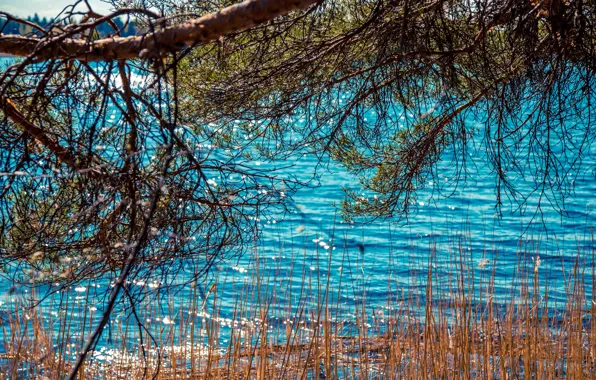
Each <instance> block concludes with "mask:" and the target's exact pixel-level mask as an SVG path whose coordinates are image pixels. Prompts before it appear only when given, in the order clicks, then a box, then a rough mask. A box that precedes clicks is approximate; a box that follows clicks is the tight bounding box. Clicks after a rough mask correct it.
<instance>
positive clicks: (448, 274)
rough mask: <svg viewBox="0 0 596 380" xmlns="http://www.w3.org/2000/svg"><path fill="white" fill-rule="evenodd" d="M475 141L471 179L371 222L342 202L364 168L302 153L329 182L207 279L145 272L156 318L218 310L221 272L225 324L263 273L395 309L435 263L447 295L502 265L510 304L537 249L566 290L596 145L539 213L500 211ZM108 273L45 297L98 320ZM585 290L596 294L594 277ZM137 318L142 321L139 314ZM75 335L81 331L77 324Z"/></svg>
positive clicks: (587, 245)
mask: <svg viewBox="0 0 596 380" xmlns="http://www.w3.org/2000/svg"><path fill="white" fill-rule="evenodd" d="M469 122H470V123H474V120H469ZM472 148H473V149H471V150H470V155H471V156H470V159H471V160H472V162H474V163H475V165H471V166H470V171H469V174H468V175H467V177H466V180H465V181H460V182H459V185H458V186H457V187H455V184H454V183H453V186H452V187H453V189H454V193H453V194H452V195H451V196H450V197H447V198H444V197H442V196H440V195H439V194H437V193H436V191H433V188H434V186H433V185H434V184H433V183H429V184H428V187H427V189H425V190H422V191H421V192H420V193H419V194H418V196H417V199H416V202H417V206H416V208H415V211H414V212H413V213H412V214H411V215H409V216H408V218H407V219H406V220H399V221H396V220H377V221H375V222H372V223H369V224H356V223H347V222H344V221H343V220H342V219H341V217H340V213H339V210H338V206H339V203H340V202H341V201H342V200H343V199H344V197H345V193H344V191H343V189H344V188H355V189H357V188H358V186H359V185H358V180H357V178H355V177H354V176H352V175H350V174H349V173H347V172H346V170H345V169H344V168H343V167H342V166H341V165H338V164H337V163H333V162H331V163H329V165H326V166H324V167H320V166H319V167H318V163H319V161H318V159H317V158H316V157H314V156H309V155H306V156H303V157H302V158H300V159H298V160H296V161H293V162H291V164H292V165H291V166H290V167H289V168H288V169H286V173H287V175H293V176H296V177H298V178H301V179H304V180H307V179H309V178H311V177H312V176H313V175H314V174H315V168H316V167H318V172H317V176H318V183H319V185H318V186H316V187H313V188H304V189H301V190H298V192H297V193H296V194H295V196H294V197H293V200H292V207H291V211H290V213H288V214H286V215H284V216H279V215H277V216H276V217H275V218H262V219H261V221H260V223H261V224H262V227H263V233H262V236H261V237H260V240H259V242H258V243H257V244H255V246H254V247H253V249H250V250H249V252H248V253H247V254H245V255H244V256H242V257H240V258H235V259H232V260H229V261H224V262H219V263H217V265H216V266H215V267H214V268H213V269H212V272H211V273H210V276H208V277H206V278H205V279H204V280H203V282H201V283H199V284H198V285H197V287H196V288H195V287H193V286H192V284H191V285H189V284H187V282H188V281H189V278H190V276H191V274H192V269H191V268H185V269H184V270H183V271H182V273H176V274H175V275H171V276H170V275H168V274H167V273H153V274H148V275H147V276H146V278H144V279H143V282H139V281H140V280H139V281H137V282H135V283H133V284H131V287H137V288H143V289H145V290H147V292H149V293H150V296H149V297H148V299H149V300H151V302H161V309H160V311H159V313H158V315H157V319H154V320H151V321H147V324H148V325H150V326H156V327H159V326H161V325H162V324H163V323H164V318H166V320H167V321H168V322H169V321H176V319H177V318H178V317H179V316H180V313H184V310H185V308H188V304H189V303H190V301H189V300H190V299H191V298H192V297H196V298H197V299H196V302H197V303H198V304H199V305H204V306H205V307H204V309H203V311H204V313H205V315H207V314H209V313H208V312H207V311H206V310H209V309H210V308H211V307H212V306H213V305H212V304H211V302H212V301H213V296H211V297H209V296H208V294H209V289H210V287H211V284H212V283H213V282H217V284H218V285H217V286H218V299H217V302H218V303H219V305H220V307H219V310H220V311H219V313H220V314H219V315H218V320H219V321H224V322H222V326H223V328H222V332H224V333H225V331H226V330H225V327H226V324H227V327H229V325H230V323H231V322H230V321H232V320H233V319H235V320H239V319H241V318H238V317H237V316H236V317H235V316H234V311H235V308H236V306H237V304H238V297H239V294H240V292H241V291H243V289H244V290H246V289H254V288H255V284H254V279H255V278H258V279H260V280H261V281H262V282H263V283H262V284H261V286H262V287H263V288H264V289H266V290H265V291H266V292H267V293H268V294H269V295H272V294H274V295H273V298H275V302H277V303H278V304H280V305H284V304H288V303H289V301H291V303H292V304H293V305H294V306H293V307H294V309H296V308H298V307H299V306H301V305H302V306H304V305H310V306H313V307H316V305H317V303H318V301H319V299H318V298H317V297H318V296H317V292H312V291H311V292H301V289H303V288H304V280H303V279H304V278H305V277H306V278H307V279H308V282H309V285H308V286H309V287H313V288H317V287H321V289H323V290H324V289H325V288H327V287H328V289H329V291H328V292H327V293H325V292H322V293H324V294H327V295H329V296H330V297H332V298H333V302H334V303H336V304H337V305H339V306H338V309H341V312H337V315H340V314H341V318H344V319H350V318H354V317H355V315H354V313H353V310H354V305H357V304H358V303H361V302H363V301H364V300H365V301H366V304H367V305H368V306H367V307H369V308H370V309H371V310H372V309H391V308H392V307H394V306H395V305H397V303H398V302H397V301H396V300H397V299H399V298H400V297H402V298H403V297H405V296H407V295H416V296H421V297H423V296H424V293H425V288H426V278H427V276H428V274H429V269H430V270H432V274H433V276H434V278H436V279H437V280H438V283H437V286H438V288H439V290H440V291H441V290H442V291H443V292H444V293H443V295H442V296H444V297H448V296H449V294H448V291H447V289H448V285H450V284H453V281H454V280H455V278H456V276H457V275H458V273H460V270H461V269H462V266H459V265H455V264H454V263H462V264H463V265H464V267H465V268H466V269H470V270H473V271H474V272H475V273H476V275H475V278H474V280H471V281H470V283H474V284H477V286H478V288H477V290H478V289H480V290H482V285H486V281H487V280H488V278H490V277H491V273H492V272H493V270H494V280H495V290H494V295H495V300H496V301H497V302H500V300H502V302H503V303H505V302H508V300H510V299H511V297H512V296H513V297H514V296H515V292H517V291H518V290H519V289H517V288H515V287H512V284H515V283H516V281H517V280H519V276H523V273H520V271H519V270H518V269H519V268H520V263H522V267H523V268H525V269H527V273H532V271H533V270H534V268H535V265H536V264H535V263H536V260H538V258H539V259H540V266H539V267H538V270H539V273H540V278H541V281H543V283H548V284H549V292H550V297H551V300H554V301H557V300H560V301H563V300H564V289H565V285H566V284H565V275H569V273H570V271H571V270H572V269H573V267H574V265H576V263H577V264H578V265H579V266H580V267H581V268H584V269H587V268H591V265H592V257H591V254H592V251H593V249H594V245H593V242H592V235H591V228H592V227H593V226H594V225H595V215H594V206H595V205H596V200H595V198H594V194H595V190H596V180H595V179H594V175H593V173H592V171H591V170H592V169H593V168H594V164H595V162H594V156H595V155H594V153H595V152H596V151H595V150H594V148H591V150H589V151H587V152H585V159H584V162H583V172H581V173H580V175H579V176H578V177H577V179H576V180H575V183H574V186H575V188H574V194H573V197H571V198H569V199H568V201H567V204H566V210H565V212H564V213H563V214H562V213H560V212H558V211H557V210H554V209H552V208H549V207H545V208H543V210H542V212H541V213H538V214H536V213H535V211H536V210H535V207H534V206H535V201H536V200H535V199H530V201H529V203H528V207H527V208H526V209H522V210H521V211H520V210H516V209H515V207H514V206H513V205H508V204H506V205H505V206H504V207H503V209H502V215H501V216H499V215H498V214H497V212H496V210H495V202H496V195H495V176H494V173H492V172H491V171H490V169H489V168H488V165H486V164H485V162H486V161H485V160H486V158H485V157H484V146H483V142H482V137H481V136H475V142H474V145H473V147H472ZM285 164H288V163H285ZM262 165H272V166H274V165H275V163H269V164H267V163H263V164H262ZM449 165H450V163H449V161H448V160H446V161H445V162H442V163H440V164H439V167H438V170H437V173H438V174H439V176H438V178H435V179H434V181H443V182H444V184H446V186H450V184H452V182H454V180H453V178H450V173H452V171H451V170H450V167H449ZM519 184H520V190H521V191H522V192H523V191H524V186H526V189H529V186H530V184H527V185H526V184H524V183H523V181H521V180H520V182H519ZM578 259H579V261H577V260H578ZM257 271H258V274H256V273H257ZM185 273H186V274H185ZM527 273H526V275H527ZM152 276H153V277H152ZM109 281H110V280H109V279H104V280H98V281H93V282H88V283H84V284H80V285H78V286H73V287H72V288H70V289H66V290H64V291H62V292H59V293H58V294H57V295H55V296H54V297H52V298H51V299H49V300H48V301H46V303H51V305H52V308H53V311H52V313H55V315H54V316H58V315H59V313H60V311H59V310H62V311H63V312H65V313H72V312H71V311H69V310H72V309H68V306H64V304H65V301H68V300H70V301H72V302H74V303H75V304H77V303H78V304H81V305H82V304H84V303H85V302H91V304H92V305H94V306H92V307H93V308H94V309H96V310H93V311H94V315H93V316H92V317H91V319H92V320H97V318H98V317H99V315H100V313H101V310H102V306H103V302H104V301H105V299H106V298H107V297H106V294H107V292H108V290H109V289H110V287H109ZM152 281H153V282H152ZM155 281H159V283H157V282H155ZM267 281H269V283H268V282H267ZM149 284H152V286H151V287H149V286H148V285H149ZM168 284H169V285H176V284H181V287H180V288H175V293H174V292H173V291H170V293H169V294H168V293H166V294H158V292H157V290H159V289H165V287H166V285H168ZM182 284H186V285H184V286H182ZM11 286H12V284H11V283H10V282H9V280H5V281H4V282H3V283H2V284H0V289H2V291H3V296H2V302H3V305H2V307H3V308H5V309H6V310H10V309H11V307H12V305H13V303H14V302H15V299H16V298H17V297H18V296H19V295H27V294H28V293H27V292H28V290H27V289H24V290H20V291H19V292H16V293H15V292H13V291H11V292H9V291H8V290H9V289H10V288H11ZM441 286H443V288H442V289H441ZM586 292H587V293H588V295H591V292H592V289H591V287H590V286H589V284H588V285H587V288H586ZM319 293H321V292H319ZM195 294H196V296H195ZM205 298H207V300H206V301H205ZM255 302H257V301H255ZM153 305H154V306H155V305H156V304H155V303H153ZM288 313H290V314H291V310H290V312H288V311H287V310H271V315H272V316H277V317H279V319H280V320H281V319H284V318H286V317H287V316H288V315H289V314H288ZM126 316H129V317H130V310H129V309H127V308H126V306H125V305H123V306H122V308H121V310H120V311H119V312H118V313H115V314H114V317H113V320H114V322H113V323H117V321H122V320H123V319H125V318H126ZM51 317H52V315H51V314H50V315H49V316H48V317H47V318H49V319H47V320H48V322H50V321H51ZM82 317H83V316H82V315H81V314H80V313H74V314H72V318H73V320H76V319H80V318H82ZM209 317H211V318H214V317H215V316H213V315H209ZM338 318H339V317H338ZM226 321H227V322H226ZM128 322H129V323H131V325H134V322H133V321H131V320H130V319H129V320H128ZM174 323H175V322H174ZM110 326H112V325H110ZM110 336H111V330H110V329H108V331H107V332H106V334H104V337H105V339H104V340H102V345H109V340H110ZM74 341H77V339H76V332H75V338H74ZM224 343H225V342H224ZM100 346H101V345H100Z"/></svg>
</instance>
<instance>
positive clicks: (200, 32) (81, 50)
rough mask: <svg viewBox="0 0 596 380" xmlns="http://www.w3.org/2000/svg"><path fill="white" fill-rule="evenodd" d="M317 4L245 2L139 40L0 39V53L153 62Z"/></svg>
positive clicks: (293, 0) (307, 0) (282, 0)
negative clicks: (152, 60) (170, 53)
mask: <svg viewBox="0 0 596 380" xmlns="http://www.w3.org/2000/svg"><path fill="white" fill-rule="evenodd" d="M315 2H317V0H247V1H243V2H241V3H238V4H234V5H232V6H229V7H226V8H224V9H221V10H220V11H218V12H216V13H212V14H208V15H205V16H202V17H200V18H197V19H193V20H189V21H186V22H183V23H181V24H177V25H172V26H169V27H166V28H162V29H158V30H156V31H154V32H151V33H147V34H144V35H141V36H132V37H110V38H103V39H100V40H96V41H87V40H82V39H71V38H64V36H60V35H58V36H53V37H47V38H34V37H22V36H15V35H0V53H5V54H11V55H16V56H35V57H36V58H39V59H79V60H84V61H105V60H111V59H134V58H155V57H158V56H160V55H162V54H164V53H166V52H174V51H179V50H181V49H183V48H184V47H187V46H193V45H196V44H199V43H208V42H211V41H214V40H216V39H217V38H219V37H221V36H222V35H225V34H228V33H232V32H239V31H242V30H246V29H248V28H251V27H253V26H255V25H258V24H262V23H264V22H267V21H269V20H271V19H273V18H275V17H277V16H281V15H284V14H287V13H289V12H291V11H295V10H300V9H305V8H307V7H309V6H310V5H312V4H314V3H315Z"/></svg>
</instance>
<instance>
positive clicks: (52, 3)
mask: <svg viewBox="0 0 596 380" xmlns="http://www.w3.org/2000/svg"><path fill="white" fill-rule="evenodd" d="M73 2H74V0H0V10H3V11H5V12H8V13H11V14H14V15H15V16H19V17H26V16H33V14H35V13H37V14H38V15H39V17H47V18H52V17H54V16H56V15H57V14H58V13H60V11H62V9H64V7H66V6H67V5H70V4H72V3H73ZM89 4H91V7H92V8H93V10H94V11H96V12H98V13H107V12H108V10H109V8H110V7H109V5H108V4H106V3H104V2H103V1H101V0H89ZM80 9H83V8H80Z"/></svg>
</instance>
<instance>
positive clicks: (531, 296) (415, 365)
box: [0, 246, 596, 379]
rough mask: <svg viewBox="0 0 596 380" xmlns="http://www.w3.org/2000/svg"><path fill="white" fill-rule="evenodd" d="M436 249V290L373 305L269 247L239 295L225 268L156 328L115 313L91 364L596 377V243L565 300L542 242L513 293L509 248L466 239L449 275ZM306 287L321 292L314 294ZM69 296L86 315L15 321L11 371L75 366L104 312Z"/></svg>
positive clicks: (185, 370) (247, 373)
mask: <svg viewBox="0 0 596 380" xmlns="http://www.w3.org/2000/svg"><path fill="white" fill-rule="evenodd" d="M434 249H435V248H434V247H433V246H431V249H430V253H429V257H431V259H430V260H428V265H426V266H425V269H424V270H425V271H426V273H427V275H426V280H425V281H423V286H422V289H424V291H421V292H419V293H415V292H405V291H402V292H401V293H398V292H396V291H395V289H394V288H392V287H391V286H388V293H387V303H386V306H384V307H383V308H374V307H371V306H368V305H367V301H366V296H363V297H361V298H359V299H358V301H357V302H352V303H349V304H348V305H347V306H346V305H344V304H343V303H342V302H341V301H340V300H341V299H342V295H341V292H342V290H341V289H342V288H343V285H341V283H340V285H339V287H335V288H334V287H333V286H330V283H331V280H330V278H331V277H330V275H329V273H330V271H329V270H328V271H326V272H325V271H322V272H317V274H313V272H311V271H308V270H307V265H306V264H304V266H303V268H302V269H301V270H302V273H303V275H302V278H299V279H298V281H299V282H300V284H299V286H296V283H292V281H291V280H289V279H287V278H284V277H283V275H281V274H279V275H277V276H273V277H267V276H269V275H265V273H271V272H274V273H276V272H275V270H273V271H267V270H266V269H272V268H266V267H265V265H275V264H274V263H273V264H271V262H262V261H260V260H256V261H255V262H254V263H253V267H252V268H251V270H250V271H249V273H250V276H249V277H248V278H247V280H246V282H245V285H244V286H242V287H241V288H236V289H235V290H234V294H232V295H230V294H226V295H222V294H220V292H221V291H220V289H223V288H225V286H224V285H225V284H224V283H225V281H227V278H225V277H224V278H219V279H217V281H215V282H214V284H215V285H213V286H212V287H211V290H210V292H209V294H208V297H207V298H208V301H207V302H204V301H203V300H201V299H200V297H199V296H198V294H197V289H196V287H195V288H191V289H192V290H191V291H192V292H194V293H193V294H194V297H188V296H187V297H185V298H184V300H183V302H181V303H178V306H177V309H176V308H174V307H173V306H172V305H173V304H174V303H168V302H165V304H166V306H163V307H166V308H170V310H168V313H167V314H168V315H172V316H174V315H175V316H176V317H175V319H174V318H173V319H172V320H171V321H168V324H166V325H164V324H163V323H162V324H159V328H157V327H156V328H154V329H153V330H150V331H151V332H152V336H153V337H154V338H155V341H152V340H151V339H150V336H149V335H148V332H144V333H143V332H142V333H141V336H139V333H138V332H135V331H136V330H135V329H134V328H130V325H133V326H134V323H133V322H132V320H125V323H121V324H115V325H114V326H115V327H114V328H113V330H112V332H111V335H112V337H113V339H112V341H111V342H109V343H105V342H104V343H105V346H106V347H108V348H109V350H108V349H105V350H104V351H101V352H99V351H98V352H96V353H95V355H94V357H93V359H92V360H90V361H88V363H87V364H86V366H85V367H84V368H83V369H82V371H81V373H80V378H81V379H94V378H105V379H136V378H156V379H203V378H210V379H211V378H212V379H219V378H222V379H224V378H225V379H237V378H238V379H239V378H257V379H294V378H297V379H298V378H299V379H304V378H310V379H330V378H359V379H368V378H383V379H386V378H392V379H393V378H400V379H402V378H403V379H426V378H436V379H438V378H450V379H451V378H452V379H457V378H462V379H469V378H482V379H530V378H535V379H542V378H548V379H552V378H562V377H568V378H572V379H582V378H594V377H596V368H595V364H596V363H595V359H596V352H595V349H596V332H595V331H594V330H593V329H592V328H591V320H592V318H593V316H594V314H595V312H596V303H595V302H594V300H593V294H592V293H591V290H590V292H588V291H587V289H592V284H593V283H594V281H595V280H596V278H595V275H594V265H593V262H594V259H593V252H582V253H580V254H578V259H577V260H576V262H575V265H574V266H573V267H572V268H568V269H566V271H565V270H562V271H561V275H562V276H566V277H565V287H564V289H557V297H556V298H557V300H556V301H553V300H551V297H550V294H551V292H552V290H551V289H550V286H549V283H548V282H547V281H543V280H542V279H541V275H542V269H541V268H540V263H539V262H537V260H536V259H535V258H536V257H537V255H536V254H535V252H525V253H524V252H520V254H519V255H518V256H519V258H520V259H519V263H518V265H517V267H516V269H515V271H514V272H513V276H512V278H511V283H510V286H509V295H502V294H501V295H497V294H495V269H496V262H497V261H494V262H486V261H481V262H480V263H478V261H473V260H470V259H469V258H466V257H465V255H464V252H463V250H460V251H459V252H456V253H454V254H453V255H452V260H451V261H450V263H449V264H447V265H448V266H450V268H451V269H452V270H451V271H450V272H449V273H452V274H453V275H452V276H451V277H449V278H442V277H441V276H439V275H437V273H436V272H435V271H436V269H433V268H437V265H438V264H437V265H433V262H432V258H433V257H435V255H434V253H433V250H434ZM588 261H589V262H590V263H591V264H589V265H588V264H586V262H588ZM292 262H296V263H298V262H300V260H298V258H293V259H292ZM267 263H269V264H267ZM296 265H298V264H296ZM479 266H480V268H479ZM273 269H280V270H281V269H283V268H273ZM293 269H296V268H293ZM277 273H285V272H281V271H280V272H277ZM320 273H323V275H321V274H320ZM413 281H414V280H413ZM415 281H417V282H418V285H420V283H419V282H420V281H419V280H418V279H417V280H415ZM350 285H351V284H350ZM338 289H339V290H338ZM391 289H393V290H391ZM297 291H298V292H299V294H291V293H292V292H294V293H295V292H297ZM281 295H283V297H282V296H281ZM231 296H233V297H236V299H237V300H238V301H237V302H236V303H235V305H236V306H235V308H234V310H233V318H228V319H226V318H222V317H219V315H221V314H222V308H223V307H224V306H223V305H222V299H223V298H224V297H231ZM65 299H69V298H68V297H66V298H65ZM306 299H308V300H311V301H312V302H302V301H301V300H306ZM292 300H299V302H298V303H297V304H292V302H293V301H292ZM81 305H83V306H81ZM19 306H20V305H18V304H15V310H22V308H20V307H19ZM161 307H162V306H158V307H154V306H151V305H150V304H145V305H142V306H141V307H138V308H137V309H136V312H137V313H138V314H140V320H144V321H147V320H151V319H153V320H155V319H156V318H159V315H163V310H159V309H160V308H161ZM62 309H66V310H71V312H72V313H75V314H77V313H78V315H79V317H82V318H79V319H80V320H82V322H77V323H75V322H74V321H73V320H71V319H69V318H67V317H66V315H65V314H60V313H58V314H57V315H55V316H54V317H53V318H51V319H50V320H51V321H53V323H54V324H53V328H50V327H48V318H44V316H45V314H44V313H50V314H51V313H52V310H48V309H47V307H46V306H44V307H38V308H35V309H34V310H33V311H30V312H28V313H25V312H23V311H20V312H17V313H16V314H14V315H13V316H12V317H11V318H10V319H9V321H8V322H7V323H5V324H4V330H3V338H4V341H3V343H4V349H5V353H4V354H2V356H1V357H0V364H1V366H0V370H1V375H2V377H4V378H10V379H18V378H43V377H44V376H45V377H46V378H48V379H57V378H60V377H61V376H64V374H66V373H68V370H69V368H70V365H71V363H72V358H73V355H75V353H76V350H77V349H78V348H79V347H80V345H81V341H82V338H83V337H84V336H86V335H87V334H88V333H89V331H90V327H91V325H92V321H93V316H92V315H87V314H86V313H87V310H89V308H88V305H86V304H84V303H82V304H78V305H75V304H74V303H73V304H66V305H62ZM228 311H229V310H228ZM54 314H55V313H54ZM83 314H84V315H83ZM228 315H229V314H228ZM127 318H132V317H130V313H129V316H128V317H127ZM158 330H159V331H158ZM139 338H142V339H143V344H139ZM157 353H159V355H158V354H157ZM101 356H103V358H102V357H101ZM106 358H107V359H106Z"/></svg>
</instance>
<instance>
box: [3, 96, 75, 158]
mask: <svg viewBox="0 0 596 380" xmlns="http://www.w3.org/2000/svg"><path fill="white" fill-rule="evenodd" d="M0 105H1V106H2V109H3V110H4V112H5V113H6V116H8V117H9V118H10V119H11V120H12V121H13V122H14V123H15V124H17V125H18V126H19V127H21V128H22V129H23V130H24V131H25V132H27V133H28V134H29V135H30V136H31V137H33V138H34V139H35V140H37V141H38V142H39V143H40V144H41V145H43V146H44V147H45V148H46V149H48V150H49V151H51V152H52V153H53V154H54V155H55V156H56V157H57V158H58V159H59V160H60V161H61V162H63V163H64V164H66V166H68V167H69V168H71V169H74V170H77V169H78V167H77V160H76V158H75V156H74V155H73V154H72V153H71V152H70V151H69V150H68V149H67V148H65V147H63V146H61V145H60V143H59V142H58V141H56V140H54V139H53V138H51V137H50V136H48V135H47V133H46V131H44V130H43V129H42V128H40V127H38V126H37V125H35V124H33V123H31V122H30V121H29V120H27V118H26V117H25V115H23V114H22V113H21V111H19V110H18V109H17V107H16V105H15V104H14V103H13V102H12V100H10V99H0Z"/></svg>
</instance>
